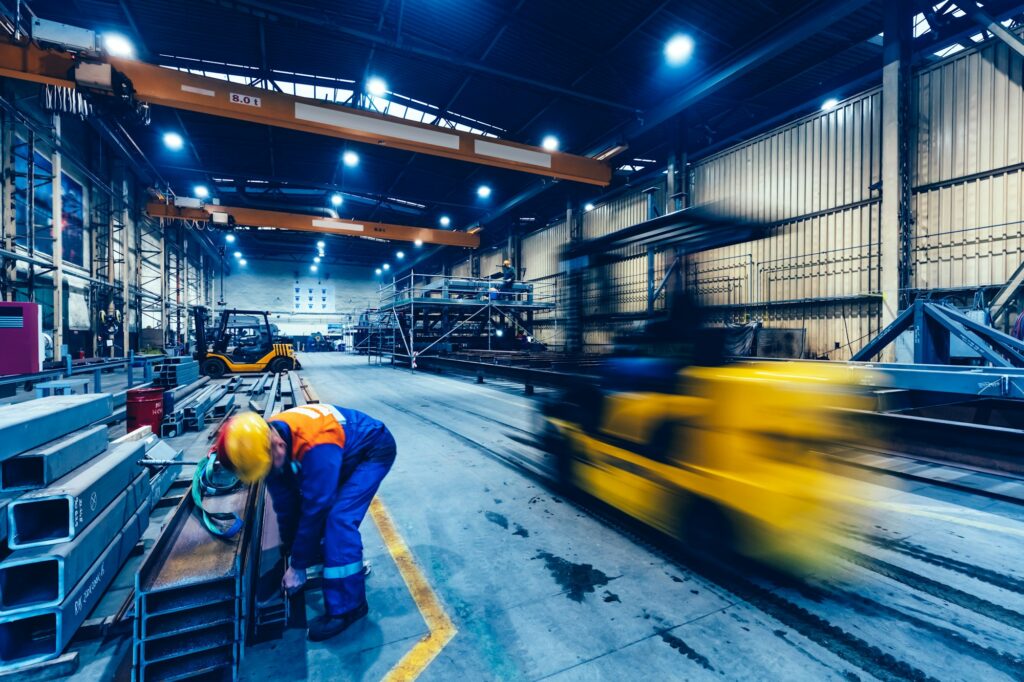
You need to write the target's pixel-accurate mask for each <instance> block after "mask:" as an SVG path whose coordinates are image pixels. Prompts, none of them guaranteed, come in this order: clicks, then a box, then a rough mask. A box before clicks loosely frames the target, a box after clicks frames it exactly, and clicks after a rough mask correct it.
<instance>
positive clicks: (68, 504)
mask: <svg viewBox="0 0 1024 682" xmlns="http://www.w3.org/2000/svg"><path fill="white" fill-rule="evenodd" d="M145 452H146V445H145V443H144V442H142V441H134V442H127V443H123V444H121V445H119V446H117V447H116V448H114V449H113V450H111V451H110V452H108V453H107V454H105V455H102V456H100V457H98V458H96V459H94V460H93V461H92V462H90V463H88V464H86V465H84V466H81V467H79V468H78V469H76V470H75V471H72V472H71V473H70V474H68V475H66V476H64V477H63V478H61V479H60V480H58V481H57V482H55V483H54V484H53V485H51V486H49V487H47V488H43V489H41V490H35V491H31V492H28V493H25V494H24V495H22V496H21V497H19V498H18V499H16V500H14V501H13V502H11V503H10V505H8V507H7V512H8V524H9V537H8V538H7V542H8V545H9V546H10V548H11V549H24V548H27V547H35V546H40V545H52V544H56V543H59V542H68V541H70V540H73V539H74V538H75V537H76V536H77V535H78V533H80V532H81V531H82V530H83V529H84V528H85V527H86V526H88V525H89V524H90V523H92V521H93V520H94V519H95V518H96V517H97V516H99V515H100V513H101V512H102V511H103V510H104V509H105V508H106V506H107V505H108V504H110V503H111V502H112V501H113V500H114V498H116V497H117V496H118V494H119V493H120V492H121V491H122V490H124V489H125V488H127V487H128V486H129V485H130V484H131V482H132V481H133V480H134V478H135V476H136V475H137V474H138V464H137V463H136V462H137V461H138V460H139V459H141V458H142V456H143V455H144V454H145Z"/></svg>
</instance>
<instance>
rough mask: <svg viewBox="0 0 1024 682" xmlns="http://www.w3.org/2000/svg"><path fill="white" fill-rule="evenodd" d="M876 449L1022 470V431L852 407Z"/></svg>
mask: <svg viewBox="0 0 1024 682" xmlns="http://www.w3.org/2000/svg"><path fill="white" fill-rule="evenodd" d="M851 414H852V415H853V417H854V419H856V420H857V421H858V422H859V423H861V424H863V425H864V428H865V433H868V434H869V438H870V439H872V440H873V441H875V442H876V447H878V448H879V449H882V450H885V451H890V452H893V453H896V454H901V455H909V456H914V455H917V456H923V457H927V458H929V459H935V460H941V461H944V462H951V463H957V464H965V465H969V466H976V467H983V468H985V469H992V470H996V471H1001V472H1006V473H1011V474H1016V475H1021V474H1024V431H1022V430H1020V429H1013V428H1007V427H1002V426H989V425H987V424H971V423H967V422H960V421H953V420H948V419H935V418H932V417H920V416H916V415H910V414H892V413H882V412H866V411H852V412H851Z"/></svg>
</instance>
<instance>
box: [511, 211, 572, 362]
mask: <svg viewBox="0 0 1024 682" xmlns="http://www.w3.org/2000/svg"><path fill="white" fill-rule="evenodd" d="M569 238H570V234H569V223H567V222H566V221H565V220H560V221H558V222H556V223H553V224H552V225H549V226H548V227H545V228H544V229H542V230H538V231H537V232H534V233H533V234H529V235H527V236H525V237H523V240H522V243H521V246H520V254H519V265H520V267H521V268H522V269H523V277H524V279H525V280H526V281H529V282H533V283H534V287H535V293H537V295H538V296H545V297H551V299H552V300H554V301H555V302H556V303H557V304H558V308H557V309H556V310H553V311H551V312H539V313H536V314H535V315H534V334H535V336H536V338H537V340H538V341H539V342H541V343H545V344H547V345H548V346H549V347H551V348H562V347H563V346H564V345H565V321H564V319H563V311H564V310H565V308H566V304H567V302H566V301H565V293H566V292H565V288H564V283H565V275H564V271H563V268H562V262H561V259H560V257H559V256H560V254H561V252H562V247H564V246H565V245H566V244H568V243H569Z"/></svg>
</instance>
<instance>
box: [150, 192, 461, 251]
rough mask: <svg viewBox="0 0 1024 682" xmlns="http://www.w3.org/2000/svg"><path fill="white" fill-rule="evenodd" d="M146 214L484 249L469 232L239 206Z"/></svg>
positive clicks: (160, 208)
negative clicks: (217, 217) (223, 217)
mask: <svg viewBox="0 0 1024 682" xmlns="http://www.w3.org/2000/svg"><path fill="white" fill-rule="evenodd" d="M146 212H147V213H148V214H149V215H150V216H152V217H153V218H165V219H169V220H190V221H192V220H196V221H200V222H208V221H213V214H214V213H223V214H227V215H229V216H231V217H232V218H234V221H235V224H236V225H244V226H247V227H273V228H277V229H279V230H297V231H300V232H319V233H321V234H337V235H343V236H346V237H372V238H374V239H386V240H390V241H404V242H415V241H422V242H423V243H424V244H440V245H442V246H463V247H466V248H470V249H475V248H477V247H479V246H480V235H479V234H469V233H468V232H451V231H448V230H434V229H431V228H428V227H409V226H408V225H392V224H390V223H371V222H360V221H358V220H346V219H343V218H330V217H326V216H319V215H309V214H303V213H286V212H284V211H265V210H262V209H257V208H244V207H238V206H220V205H217V204H206V205H204V206H203V207H202V208H186V207H180V206H172V205H169V204H163V203H160V202H151V203H149V204H147V205H146Z"/></svg>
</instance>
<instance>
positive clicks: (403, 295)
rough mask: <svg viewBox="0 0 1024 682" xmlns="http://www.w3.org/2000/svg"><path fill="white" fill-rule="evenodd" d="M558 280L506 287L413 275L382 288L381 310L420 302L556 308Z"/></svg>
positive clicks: (484, 280)
mask: <svg viewBox="0 0 1024 682" xmlns="http://www.w3.org/2000/svg"><path fill="white" fill-rule="evenodd" d="M557 285H558V283H557V281H540V282H538V281H532V282H531V281H523V280H516V281H515V282H513V283H512V285H511V287H509V288H504V287H503V282H502V280H501V279H499V278H497V277H463V276H457V275H442V274H421V273H415V272H410V273H408V274H405V275H402V276H401V277H396V278H394V279H393V280H392V281H391V282H387V283H384V284H382V285H381V287H380V290H379V299H380V307H381V308H390V307H395V306H398V305H405V304H410V305H412V304H416V303H427V304H429V303H439V304H443V303H460V304H472V303H487V304H493V305H496V306H501V305H509V306H529V305H536V306H554V305H555V304H556V303H557V301H558V286H557Z"/></svg>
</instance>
